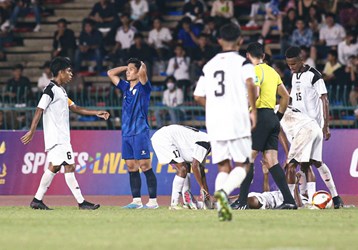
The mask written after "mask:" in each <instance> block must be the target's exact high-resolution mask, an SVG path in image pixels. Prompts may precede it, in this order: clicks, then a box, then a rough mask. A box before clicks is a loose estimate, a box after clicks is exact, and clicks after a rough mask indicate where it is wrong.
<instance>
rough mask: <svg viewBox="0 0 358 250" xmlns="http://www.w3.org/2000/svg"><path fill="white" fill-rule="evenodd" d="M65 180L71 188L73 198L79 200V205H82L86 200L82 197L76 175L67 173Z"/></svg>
mask: <svg viewBox="0 0 358 250" xmlns="http://www.w3.org/2000/svg"><path fill="white" fill-rule="evenodd" d="M65 180H66V183H67V186H68V187H69V188H70V190H71V192H72V194H73V196H74V197H75V199H76V200H77V203H78V204H80V203H82V202H83V201H84V200H85V199H84V198H83V196H82V193H81V189H80V187H79V186H78V183H77V180H76V177H75V173H65Z"/></svg>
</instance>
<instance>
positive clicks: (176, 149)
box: [151, 125, 211, 210]
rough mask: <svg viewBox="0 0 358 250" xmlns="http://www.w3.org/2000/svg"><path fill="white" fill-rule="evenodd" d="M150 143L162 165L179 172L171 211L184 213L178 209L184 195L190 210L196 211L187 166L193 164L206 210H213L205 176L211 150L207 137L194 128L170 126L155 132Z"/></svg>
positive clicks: (173, 192)
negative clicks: (181, 196) (181, 195)
mask: <svg viewBox="0 0 358 250" xmlns="http://www.w3.org/2000/svg"><path fill="white" fill-rule="evenodd" d="M151 140H152V145H153V148H154V151H155V154H156V155H157V158H158V161H159V163H160V164H172V165H174V166H175V168H176V170H177V173H176V175H175V177H174V180H173V187H172V196H171V204H170V209H173V210H178V209H182V207H180V206H179V205H178V204H179V197H180V193H182V194H183V200H184V203H186V204H187V205H188V206H189V208H191V209H197V205H196V204H195V202H194V200H193V196H192V195H191V193H190V191H189V178H188V175H189V173H188V168H187V164H191V167H192V171H193V173H194V176H195V179H196V180H197V182H198V184H199V186H200V194H201V196H202V198H203V201H204V203H203V205H204V209H205V208H206V209H210V208H211V204H210V195H209V190H208V185H207V183H206V178H205V172H204V166H205V161H206V156H207V155H208V154H209V153H210V150H211V148H210V143H209V138H208V135H207V134H206V133H204V132H201V131H199V130H197V129H195V128H191V127H186V126H181V125H170V126H164V127H162V128H161V129H159V130H158V131H157V132H155V133H154V134H153V136H152V139H151ZM185 182H187V183H186V184H185Z"/></svg>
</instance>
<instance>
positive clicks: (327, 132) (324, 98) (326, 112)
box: [321, 94, 331, 141]
mask: <svg viewBox="0 0 358 250" xmlns="http://www.w3.org/2000/svg"><path fill="white" fill-rule="evenodd" d="M321 100H322V104H323V120H324V125H323V136H324V139H325V140H326V141H328V140H329V138H331V131H330V130H329V101H328V96H327V94H323V95H321Z"/></svg>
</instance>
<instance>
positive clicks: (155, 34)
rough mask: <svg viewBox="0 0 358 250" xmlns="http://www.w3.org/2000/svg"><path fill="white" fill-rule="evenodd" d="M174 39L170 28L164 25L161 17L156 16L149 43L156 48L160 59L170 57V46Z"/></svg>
mask: <svg viewBox="0 0 358 250" xmlns="http://www.w3.org/2000/svg"><path fill="white" fill-rule="evenodd" d="M172 39H173V38H172V34H171V33H170V30H169V29H168V28H166V27H163V26H162V21H161V19H160V18H159V17H156V18H154V20H153V29H152V30H151V31H150V32H149V35H148V44H149V45H151V46H153V48H155V50H156V51H157V54H158V57H159V59H160V60H161V59H169V53H170V51H169V47H170V43H171V41H172Z"/></svg>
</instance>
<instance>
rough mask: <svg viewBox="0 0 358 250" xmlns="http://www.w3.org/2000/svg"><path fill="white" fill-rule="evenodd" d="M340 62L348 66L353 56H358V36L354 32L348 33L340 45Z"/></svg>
mask: <svg viewBox="0 0 358 250" xmlns="http://www.w3.org/2000/svg"><path fill="white" fill-rule="evenodd" d="M337 50H338V61H339V62H340V63H341V64H342V65H348V59H349V57H351V56H355V55H358V42H357V35H356V34H355V32H353V31H348V32H347V35H346V38H345V39H344V41H342V42H340V43H339V44H338V49H337Z"/></svg>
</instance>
